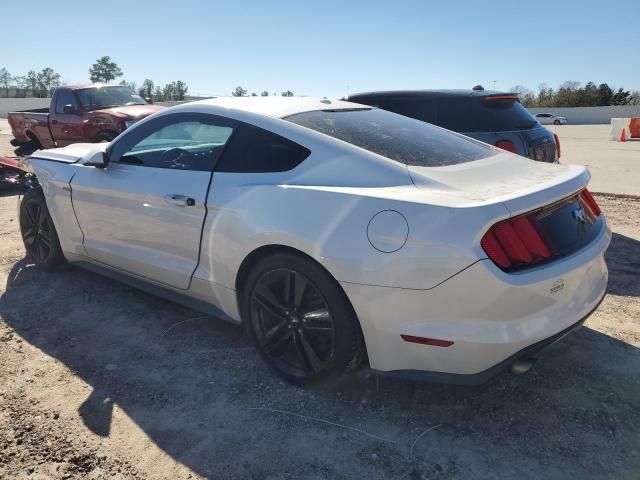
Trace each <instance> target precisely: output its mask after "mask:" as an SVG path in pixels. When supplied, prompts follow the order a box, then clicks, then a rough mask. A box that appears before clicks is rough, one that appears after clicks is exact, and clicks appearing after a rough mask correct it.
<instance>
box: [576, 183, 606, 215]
mask: <svg viewBox="0 0 640 480" xmlns="http://www.w3.org/2000/svg"><path fill="white" fill-rule="evenodd" d="M580 196H581V197H582V199H583V200H584V201H585V203H586V204H587V205H588V206H589V208H590V209H591V211H592V212H593V214H594V215H595V216H596V217H597V216H598V215H600V214H601V213H602V210H600V207H599V206H598V204H597V203H596V200H595V198H593V195H591V192H590V191H589V190H587V189H586V188H585V189H584V190H582V192H581V193H580Z"/></svg>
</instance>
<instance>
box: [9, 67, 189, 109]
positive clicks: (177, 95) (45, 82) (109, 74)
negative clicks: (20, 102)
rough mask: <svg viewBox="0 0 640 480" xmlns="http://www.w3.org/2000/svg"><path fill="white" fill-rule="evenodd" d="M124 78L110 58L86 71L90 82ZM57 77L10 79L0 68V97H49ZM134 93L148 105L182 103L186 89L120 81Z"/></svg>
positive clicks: (47, 72)
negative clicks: (150, 102)
mask: <svg viewBox="0 0 640 480" xmlns="http://www.w3.org/2000/svg"><path fill="white" fill-rule="evenodd" d="M123 75H124V74H123V72H122V69H121V68H120V67H119V66H118V64H117V63H115V62H114V61H112V60H111V57H109V56H104V57H100V58H99V59H97V60H96V62H95V63H94V64H93V65H91V67H90V68H89V78H90V80H91V82H94V83H98V82H102V83H109V82H111V81H113V80H115V79H117V78H120V77H122V76H123ZM60 78H61V77H60V74H59V73H57V72H56V71H55V70H54V69H53V68H51V67H45V68H43V69H42V70H41V71H40V72H36V71H35V70H29V72H28V73H27V74H26V75H12V74H11V73H10V72H9V71H8V70H7V69H6V68H5V67H1V68H0V95H2V96H4V97H16V98H20V97H28V96H30V97H40V98H45V97H50V96H51V95H52V94H53V91H54V90H55V89H56V88H57V87H59V86H60V85H61V81H60ZM120 85H126V86H128V87H129V88H131V90H133V91H134V92H136V93H138V94H139V95H140V96H143V97H145V98H147V99H149V100H151V101H171V100H185V99H186V96H187V92H188V91H189V87H188V86H187V84H186V83H185V82H183V81H182V80H176V81H173V82H170V83H167V84H166V85H165V86H164V87H162V86H161V85H156V84H155V83H154V82H153V81H151V80H149V79H145V81H144V82H143V83H142V87H141V88H139V89H137V88H136V83H135V82H128V81H126V80H122V81H120Z"/></svg>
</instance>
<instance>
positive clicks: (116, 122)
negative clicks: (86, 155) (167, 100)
mask: <svg viewBox="0 0 640 480" xmlns="http://www.w3.org/2000/svg"><path fill="white" fill-rule="evenodd" d="M162 108H164V107H161V106H159V105H150V104H148V103H147V102H146V101H145V100H144V99H143V98H142V97H140V96H139V95H137V94H135V93H134V92H133V91H132V90H131V89H130V88H129V87H127V86H122V85H103V84H88V85H64V86H62V87H58V88H57V89H56V90H55V91H54V93H53V97H52V98H51V105H50V107H49V108H41V109H36V110H24V111H21V112H9V125H10V126H11V130H12V132H13V136H14V137H15V140H13V141H12V143H13V144H14V145H16V146H18V145H19V144H25V143H31V144H32V145H33V147H35V148H55V147H64V146H66V145H69V144H71V143H80V142H85V143H86V142H103V141H107V142H110V141H111V140H113V139H114V138H115V137H116V136H117V135H118V134H120V132H122V131H123V130H125V129H126V128H127V127H129V126H130V125H131V124H132V123H134V122H137V121H138V120H140V119H141V118H144V117H146V116H148V115H151V114H152V113H154V112H157V111H158V110H160V109H162Z"/></svg>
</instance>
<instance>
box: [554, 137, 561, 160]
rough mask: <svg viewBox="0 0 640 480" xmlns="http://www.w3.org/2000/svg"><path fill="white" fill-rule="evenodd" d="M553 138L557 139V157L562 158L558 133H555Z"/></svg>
mask: <svg viewBox="0 0 640 480" xmlns="http://www.w3.org/2000/svg"><path fill="white" fill-rule="evenodd" d="M553 139H554V140H555V141H556V158H557V159H558V160H559V159H560V139H559V138H558V135H556V134H555V133H554V134H553Z"/></svg>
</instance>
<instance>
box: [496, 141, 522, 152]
mask: <svg viewBox="0 0 640 480" xmlns="http://www.w3.org/2000/svg"><path fill="white" fill-rule="evenodd" d="M496 147H498V148H501V149H503V150H506V151H507V152H511V153H518V152H517V151H516V146H515V145H514V144H513V142H512V141H510V140H498V142H497V143H496Z"/></svg>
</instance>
